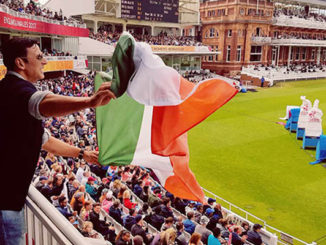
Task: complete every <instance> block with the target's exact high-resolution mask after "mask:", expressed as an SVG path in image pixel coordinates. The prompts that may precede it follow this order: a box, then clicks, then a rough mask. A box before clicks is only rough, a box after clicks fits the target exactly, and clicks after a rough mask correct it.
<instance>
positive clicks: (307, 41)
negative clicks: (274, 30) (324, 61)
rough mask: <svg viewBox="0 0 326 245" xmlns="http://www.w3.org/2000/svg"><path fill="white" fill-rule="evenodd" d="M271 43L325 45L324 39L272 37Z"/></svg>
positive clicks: (276, 44)
mask: <svg viewBox="0 0 326 245" xmlns="http://www.w3.org/2000/svg"><path fill="white" fill-rule="evenodd" d="M272 45H274V46H302V47H326V40H312V39H296V38H281V39H278V38H273V39H272Z"/></svg>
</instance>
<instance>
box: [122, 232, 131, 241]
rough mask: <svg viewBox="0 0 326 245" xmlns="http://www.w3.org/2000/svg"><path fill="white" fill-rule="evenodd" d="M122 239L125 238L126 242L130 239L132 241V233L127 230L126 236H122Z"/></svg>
mask: <svg viewBox="0 0 326 245" xmlns="http://www.w3.org/2000/svg"><path fill="white" fill-rule="evenodd" d="M122 239H123V240H124V241H125V242H129V241H130V233H129V232H127V233H126V234H125V235H124V236H122Z"/></svg>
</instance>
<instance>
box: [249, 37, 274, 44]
mask: <svg viewBox="0 0 326 245" xmlns="http://www.w3.org/2000/svg"><path fill="white" fill-rule="evenodd" d="M251 42H253V43H257V44H270V43H271V42H272V38H271V37H251Z"/></svg>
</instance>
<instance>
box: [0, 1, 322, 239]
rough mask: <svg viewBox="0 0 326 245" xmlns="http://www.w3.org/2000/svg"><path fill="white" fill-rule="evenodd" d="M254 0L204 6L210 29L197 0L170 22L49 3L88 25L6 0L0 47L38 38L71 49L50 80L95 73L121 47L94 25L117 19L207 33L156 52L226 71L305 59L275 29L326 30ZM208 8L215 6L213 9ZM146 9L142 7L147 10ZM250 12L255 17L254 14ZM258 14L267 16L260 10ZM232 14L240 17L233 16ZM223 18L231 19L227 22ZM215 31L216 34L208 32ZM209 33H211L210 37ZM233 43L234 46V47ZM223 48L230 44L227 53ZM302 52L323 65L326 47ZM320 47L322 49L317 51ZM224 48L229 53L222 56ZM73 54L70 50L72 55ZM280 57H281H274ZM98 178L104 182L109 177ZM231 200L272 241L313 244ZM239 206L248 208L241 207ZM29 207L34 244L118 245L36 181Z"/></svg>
mask: <svg viewBox="0 0 326 245" xmlns="http://www.w3.org/2000/svg"><path fill="white" fill-rule="evenodd" d="M252 1H253V0H250V2H249V0H248V1H247V0H233V1H230V0H229V1H227V0H221V1H218V2H206V3H202V5H201V11H202V12H203V13H205V14H204V15H206V13H207V18H206V19H207V21H208V19H209V18H210V19H209V21H211V22H212V23H211V24H208V23H207V22H206V21H205V18H203V19H202V22H203V31H202V27H201V26H200V22H199V2H198V1H194V0H180V1H177V0H175V1H174V0H169V1H167V2H169V3H170V4H171V3H172V4H173V3H175V2H176V3H178V5H177V7H173V6H172V7H171V6H168V10H169V11H172V12H171V13H172V15H169V13H170V12H169V11H168V12H167V15H168V17H166V18H167V19H166V20H163V19H161V18H163V17H162V16H158V15H156V16H150V17H149V18H150V19H149V20H148V19H146V18H147V17H146V15H145V17H144V16H141V17H140V18H138V17H137V15H138V13H136V16H134V14H132V13H129V12H128V11H127V10H128V9H129V10H130V9H133V8H129V7H128V6H129V5H128V4H129V2H134V1H127V3H125V2H124V0H96V1H94V0H69V2H70V3H71V6H73V9H65V7H69V6H68V4H65V1H63V0H56V1H51V2H49V3H48V4H49V5H48V7H51V8H53V9H56V8H57V7H60V8H62V10H63V14H64V15H70V14H72V13H73V14H74V15H80V17H81V18H82V19H83V20H84V21H85V23H86V24H79V23H78V22H71V21H57V20H52V19H48V18H44V17H41V16H34V15H29V14H25V13H22V12H17V11H14V10H11V9H10V8H9V7H8V6H7V5H5V4H0V44H2V43H3V42H5V41H6V40H8V39H9V38H11V37H29V38H33V39H35V40H37V41H38V42H39V43H40V47H41V49H42V50H54V49H55V50H57V51H58V52H63V53H64V54H63V55H60V56H47V57H46V58H47V60H48V64H47V65H46V66H45V67H44V71H45V75H46V77H48V78H51V77H52V78H53V77H59V76H62V75H65V73H66V71H75V72H80V73H83V72H87V71H86V68H87V67H88V68H90V69H93V70H106V69H107V67H108V66H109V65H110V56H112V53H113V50H114V47H113V46H112V45H107V44H105V43H103V42H99V41H96V40H93V39H90V38H89V37H88V36H89V29H88V28H93V30H94V31H96V30H97V28H98V27H99V26H100V25H102V24H110V25H111V26H112V28H113V29H114V28H121V30H130V31H132V32H134V33H135V34H137V33H139V32H141V33H145V31H147V32H149V33H151V34H154V35H157V34H158V33H160V32H162V31H163V32H167V33H168V34H173V33H175V34H179V35H180V34H183V35H186V36H193V37H195V38H196V37H197V38H200V37H201V35H203V36H204V38H203V40H204V44H207V45H206V46H160V45H156V46H152V49H153V51H154V53H156V54H158V55H160V56H161V57H162V59H163V60H164V61H165V63H166V64H167V65H169V66H172V67H174V68H176V69H178V70H179V71H181V73H182V72H183V71H187V70H197V69H201V68H202V66H204V67H206V68H209V69H211V70H216V71H219V72H221V69H224V68H222V67H223V65H224V66H225V67H226V68H225V69H229V71H228V72H235V71H239V70H241V65H247V64H261V63H263V64H269V63H271V62H272V60H273V59H274V60H275V64H276V65H277V64H286V62H287V58H286V57H287V56H286V55H290V56H291V54H292V55H293V57H294V58H296V57H297V56H296V52H297V48H291V50H292V51H290V53H289V51H288V50H287V49H286V46H290V45H286V44H283V43H282V45H281V44H280V43H278V44H277V45H276V44H275V45H274V46H275V48H276V51H275V52H274V51H273V50H275V48H274V49H273V48H272V44H273V42H274V40H276V41H278V42H280V40H281V41H282V40H283V41H284V42H285V41H288V40H285V39H283V38H272V37H271V33H273V31H272V30H273V29H272V28H274V29H275V31H276V32H277V35H276V37H278V36H279V35H281V34H282V33H283V32H285V31H287V32H290V30H296V32H299V30H302V31H305V33H310V34H311V35H317V34H318V35H319V37H320V36H321V34H322V33H323V31H322V27H318V28H317V26H316V27H315V29H312V28H306V29H304V28H303V27H302V26H303V25H302V24H301V25H300V26H301V27H300V26H299V27H294V26H293V25H294V24H290V27H289V26H286V25H285V24H280V25H277V23H274V24H273V23H272V22H273V18H272V15H273V11H274V9H275V7H274V3H271V2H266V1H260V2H259V4H257V2H256V1H254V2H255V3H253V2H252ZM154 2H155V1H154ZM156 2H157V1H156ZM162 2H163V1H162ZM297 2H298V0H297ZM52 4H53V5H52ZM71 6H70V7H71ZM123 6H124V7H123ZM213 6H215V7H213ZM222 6H223V7H222ZM240 6H242V7H240ZM248 6H249V7H248ZM250 6H251V7H250ZM316 6H317V5H316ZM318 6H319V5H318ZM320 6H321V5H320ZM143 7H145V6H143ZM208 7H211V8H210V9H209V10H208ZM80 8H82V9H80ZM139 8H140V9H139V10H141V7H139ZM173 8H176V9H177V21H175V18H176V17H175V16H176V15H175V13H176V12H175V11H174V12H173ZM204 9H206V10H204ZM223 9H224V10H223ZM250 9H251V10H250ZM58 10H59V9H58ZM123 10H124V11H123ZM213 10H214V11H213ZM308 10H309V8H308ZM208 11H210V14H208ZM239 11H240V12H239ZM89 12H93V13H89ZM139 12H141V11H139ZM213 12H214V14H213ZM69 13H70V14H69ZM171 13H170V14H171ZM237 13H240V15H238V14H237ZM247 13H250V14H249V15H248V14H247ZM256 13H261V14H260V15H256ZM123 14H124V15H123ZM173 14H174V15H173ZM208 15H209V17H208ZM213 15H214V16H213ZM267 15H268V16H267ZM231 16H233V17H232V18H233V19H232V18H231ZM237 16H242V17H241V18H242V19H243V23H242V22H241V23H240V22H237V21H238V20H236V19H237V18H236V17H237ZM142 18H143V19H142ZM169 18H171V19H169ZM215 19H216V20H215ZM284 19H286V21H289V22H285V23H291V20H288V19H290V18H288V17H286V16H285V17H284ZM171 20H173V21H171ZM218 20H219V21H218ZM302 21H304V20H302ZM221 23H224V24H223V25H221ZM282 23H283V22H282ZM119 26H120V27H119ZM240 27H241V28H240ZM219 28H220V29H219ZM300 28H301V29H300ZM316 28H317V29H316ZM208 30H209V33H208V34H207V31H208ZM217 30H218V31H217ZM216 33H218V36H216ZM238 34H239V36H238ZM206 35H209V36H207V37H206ZM222 37H223V39H222ZM281 37H282V36H281ZM222 40H223V41H222ZM294 41H296V40H294ZM294 41H293V42H294ZM315 41H316V43H317V41H318V42H319V41H321V40H316V39H313V40H310V42H309V43H310V44H311V43H313V42H315ZM208 45H209V46H212V47H214V49H213V50H212V49H210V48H209V47H208ZM229 46H230V49H229V48H228V47H229ZM231 46H232V48H231ZM238 46H240V47H242V48H241V49H240V52H239V53H240V56H239V57H240V58H239V59H240V61H239V62H236V61H235V60H236V59H237V53H236V52H235V50H236V49H234V47H238ZM299 46H300V45H299V44H296V45H295V47H299ZM222 47H226V50H225V49H224V48H222ZM244 47H245V48H244ZM246 50H247V51H246ZM248 50H249V51H248ZM302 50H305V52H306V54H305V56H304V57H302V55H301V56H299V59H298V60H299V61H301V60H308V59H310V60H312V58H311V57H312V55H314V56H313V57H314V60H315V61H316V62H317V61H318V60H319V62H323V60H324V59H323V56H322V54H323V52H324V51H323V48H322V46H314V47H312V48H309V49H308V48H305V49H304V48H300V47H299V52H302ZM308 50H311V51H308ZM312 50H315V51H314V54H313V51H312ZM219 51H221V54H220V53H219ZM272 51H273V52H272ZM67 53H69V54H70V55H67ZM273 54H274V56H275V58H272V56H273ZM203 56H204V57H206V56H207V57H209V58H208V60H207V59H204V63H203V64H202V59H203V58H202V57H203ZM283 56H284V57H283ZM211 57H212V58H211ZM224 57H225V58H226V57H228V59H230V61H228V62H226V61H225V62H224V61H223V60H224ZM308 57H309V58H308ZM228 59H227V60H228ZM220 61H221V62H220ZM232 62H233V63H232ZM219 69H220V70H219ZM237 69H238V70H237ZM5 73H6V68H5V67H4V65H3V63H2V59H1V60H0V77H1V78H2V77H3V76H4V75H5ZM62 162H63V164H64V165H65V167H68V164H67V162H66V161H64V160H63V159H62ZM98 181H99V182H100V181H101V179H99V180H98ZM209 195H210V196H211V197H215V198H219V197H218V196H216V195H212V193H210V194H209ZM132 196H133V198H135V200H138V199H137V196H136V195H135V194H134V193H132ZM220 200H223V199H220ZM231 205H232V204H231V203H229V209H228V207H223V211H225V212H226V213H228V214H231V215H233V216H234V219H235V221H237V222H242V221H245V220H249V218H251V220H253V221H255V222H257V221H259V222H260V223H261V224H263V225H264V229H263V232H262V236H263V241H264V243H265V244H270V245H277V244H280V242H279V241H280V239H281V240H282V241H288V242H291V241H292V242H293V241H295V244H302V245H308V243H306V242H304V241H300V240H299V239H296V238H294V237H292V236H290V235H288V234H286V233H282V232H281V231H279V230H277V229H274V228H273V227H270V226H267V224H266V222H265V221H264V220H261V219H259V218H257V217H256V216H254V215H251V214H250V213H249V212H242V211H244V210H242V211H241V213H243V214H244V217H241V216H239V215H237V214H235V213H233V212H232V210H231V209H232V208H231ZM232 207H233V209H234V208H237V207H236V206H234V205H232ZM238 209H239V210H241V209H240V208H238ZM25 211H26V226H27V234H26V239H27V241H28V244H81V245H84V244H85V245H86V244H94V245H95V244H101V245H105V244H110V243H107V242H105V241H104V240H94V239H91V238H85V237H83V236H82V235H81V233H80V232H79V231H78V230H77V229H75V228H74V227H73V225H72V224H71V223H69V221H68V220H67V219H66V218H65V217H64V216H62V215H60V213H59V212H58V211H57V210H56V208H55V207H54V206H53V205H52V204H51V203H50V202H49V201H48V200H47V199H46V198H45V197H44V196H42V195H41V194H40V193H39V192H38V191H37V190H36V189H35V187H34V186H33V185H31V187H30V190H29V193H28V197H27V200H26V205H25ZM173 212H174V215H175V216H176V217H178V216H179V215H180V216H182V217H183V218H184V219H185V218H186V217H185V215H184V214H181V213H180V212H177V210H174V209H173ZM101 216H102V218H104V219H105V220H106V221H108V222H111V223H112V224H113V225H114V227H115V229H116V231H117V232H118V231H120V230H122V229H124V228H123V227H122V226H121V224H119V223H117V222H116V221H115V220H114V219H113V218H112V217H111V216H110V215H109V214H107V213H106V212H105V211H104V210H101ZM250 225H253V223H252V222H250ZM148 228H149V230H150V232H151V233H153V234H155V233H156V232H157V230H155V229H153V227H152V226H151V225H149V226H148ZM267 228H268V230H267ZM276 233H277V234H276ZM188 235H189V234H188ZM283 244H284V243H283ZM292 244H293V243H292Z"/></svg>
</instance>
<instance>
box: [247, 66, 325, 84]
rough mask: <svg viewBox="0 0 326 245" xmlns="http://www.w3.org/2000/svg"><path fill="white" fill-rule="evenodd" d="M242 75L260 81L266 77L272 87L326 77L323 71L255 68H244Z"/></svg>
mask: <svg viewBox="0 0 326 245" xmlns="http://www.w3.org/2000/svg"><path fill="white" fill-rule="evenodd" d="M241 74H246V75H248V76H251V77H256V78H259V79H260V78H261V77H262V76H264V78H265V80H266V81H268V82H270V83H271V84H270V86H272V85H273V84H274V82H277V81H294V80H305V79H319V78H325V77H326V72H325V71H323V70H317V71H315V72H304V73H301V72H300V71H287V68H286V67H277V68H269V69H268V70H265V69H264V68H260V69H259V70H255V69H254V67H242V70H241Z"/></svg>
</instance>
